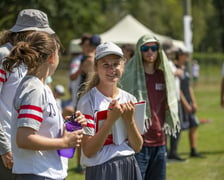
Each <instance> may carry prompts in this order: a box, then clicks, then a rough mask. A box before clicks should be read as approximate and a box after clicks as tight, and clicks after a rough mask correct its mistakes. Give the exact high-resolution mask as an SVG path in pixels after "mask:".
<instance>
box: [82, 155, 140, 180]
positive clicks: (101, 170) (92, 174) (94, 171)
mask: <svg viewBox="0 0 224 180" xmlns="http://www.w3.org/2000/svg"><path fill="white" fill-rule="evenodd" d="M115 179H116V180H142V177H141V173H140V169H139V166H138V164H137V161H136V159H135V157H134V155H131V156H121V157H115V158H113V159H111V160H109V161H107V162H105V163H103V164H100V165H97V166H92V167H87V168H86V180H115Z"/></svg>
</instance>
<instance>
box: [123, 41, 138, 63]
mask: <svg viewBox="0 0 224 180" xmlns="http://www.w3.org/2000/svg"><path fill="white" fill-rule="evenodd" d="M121 49H122V51H123V53H124V57H125V58H126V64H127V62H128V61H129V60H130V59H131V57H132V56H133V55H134V53H135V46H134V45H132V44H123V45H122V46H121Z"/></svg>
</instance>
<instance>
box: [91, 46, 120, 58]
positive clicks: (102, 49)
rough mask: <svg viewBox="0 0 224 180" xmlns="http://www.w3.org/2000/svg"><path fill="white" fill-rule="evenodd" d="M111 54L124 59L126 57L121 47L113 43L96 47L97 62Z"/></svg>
mask: <svg viewBox="0 0 224 180" xmlns="http://www.w3.org/2000/svg"><path fill="white" fill-rule="evenodd" d="M109 54H115V55H118V56H120V57H122V58H123V57H124V54H123V52H122V50H121V48H120V47H119V46H117V45H116V44H114V43H112V42H104V43H102V44H100V45H99V46H97V47H96V56H95V60H98V59H101V58H102V57H104V56H106V55H109Z"/></svg>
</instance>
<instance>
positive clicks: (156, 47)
mask: <svg viewBox="0 0 224 180" xmlns="http://www.w3.org/2000/svg"><path fill="white" fill-rule="evenodd" d="M149 49H151V50H152V51H153V52H155V51H158V49H159V46H158V45H153V46H147V45H143V46H141V51H142V52H147V51H148V50H149Z"/></svg>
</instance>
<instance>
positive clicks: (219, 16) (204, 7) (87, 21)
mask: <svg viewBox="0 0 224 180" xmlns="http://www.w3.org/2000/svg"><path fill="white" fill-rule="evenodd" d="M191 1H192V19H193V22H192V23H193V26H192V30H193V44H194V49H195V50H196V51H202V52H206V51H208V52H210V51H219V52H221V51H223V49H224V27H223V25H222V23H223V19H224V11H223V9H224V3H223V2H224V1H223V0H206V3H205V2H204V1H201V0H194V1H193V0H191ZM25 8H35V9H40V10H42V11H44V12H45V13H47V15H48V17H49V22H50V24H51V26H52V28H53V29H54V30H55V31H56V33H57V34H58V35H59V37H60V38H61V40H62V43H63V44H64V46H65V48H67V47H68V44H69V41H70V40H71V39H74V38H78V37H80V36H81V35H82V34H83V33H84V32H89V33H94V34H95V33H98V34H100V33H103V32H104V31H106V30H108V29H109V28H111V27H112V26H113V25H114V24H116V22H118V21H119V20H120V19H121V18H122V17H124V16H125V15H126V14H129V13H130V14H132V15H133V16H134V17H135V18H137V19H138V20H139V21H140V22H141V23H143V24H144V25H145V26H147V27H149V28H150V29H152V30H153V31H154V32H156V33H160V34H163V35H166V36H170V37H173V38H175V39H180V40H183V14H184V12H183V1H177V0H166V1H164V0H156V1H155V0H138V1H136V0H91V1H89V0H81V1H80V0H26V1H24V0H1V1H0V17H1V18H0V31H2V30H7V29H9V28H10V27H12V25H14V23H15V20H16V16H17V14H18V13H19V11H20V10H22V9H25Z"/></svg>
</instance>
